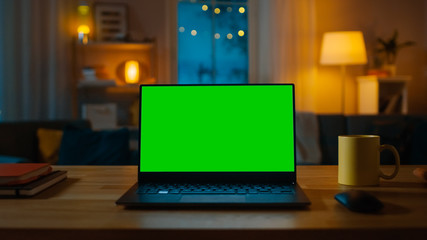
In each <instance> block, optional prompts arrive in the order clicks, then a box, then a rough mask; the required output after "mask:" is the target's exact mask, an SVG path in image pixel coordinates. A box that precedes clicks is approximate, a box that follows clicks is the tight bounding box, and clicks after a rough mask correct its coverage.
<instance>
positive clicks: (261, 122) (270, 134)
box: [116, 84, 310, 207]
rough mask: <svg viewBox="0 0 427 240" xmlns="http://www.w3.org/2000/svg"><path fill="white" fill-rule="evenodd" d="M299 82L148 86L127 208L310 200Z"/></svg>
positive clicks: (143, 90) (143, 97)
mask: <svg viewBox="0 0 427 240" xmlns="http://www.w3.org/2000/svg"><path fill="white" fill-rule="evenodd" d="M294 93H295V91H294V85H293V84H227V85H220V84H218V85H141V86H140V99H139V100H140V121H139V124H140V125H139V158H140V159H139V166H138V182H137V183H136V184H135V185H133V186H132V187H131V188H130V189H129V190H128V191H127V192H126V193H125V194H124V195H123V196H122V197H121V198H120V199H118V200H117V202H116V204H118V205H125V206H127V207H192V206H207V207H211V206H231V207H234V206H236V207H263V206H271V207H279V206H287V207H289V206H307V205H309V204H310V201H309V199H308V198H307V197H306V195H305V194H304V193H303V191H302V189H301V188H300V187H299V186H298V184H297V181H296V180H297V178H296V176H297V175H296V174H297V172H296V167H295V163H296V159H295V102H294V99H295V98H294Z"/></svg>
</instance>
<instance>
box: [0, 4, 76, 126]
mask: <svg viewBox="0 0 427 240" xmlns="http://www.w3.org/2000/svg"><path fill="white" fill-rule="evenodd" d="M73 4H74V1H66V0H58V1H57V0H2V1H0V16H1V17H0V38H1V39H2V40H0V64H1V67H0V111H1V120H3V121H19V120H49V119H58V118H70V117H72V115H73V113H72V99H73V92H74V91H73V86H75V85H74V84H73V82H72V81H73V64H72V62H73V61H72V56H73V54H72V52H73V51H72V46H73V40H72V34H71V32H70V31H71V28H70V27H69V26H70V24H71V23H70V19H72V18H70V16H71V15H70V14H71V11H72V10H73V9H74V8H73Z"/></svg>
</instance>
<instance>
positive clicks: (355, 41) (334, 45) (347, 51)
mask: <svg viewBox="0 0 427 240" xmlns="http://www.w3.org/2000/svg"><path fill="white" fill-rule="evenodd" d="M366 63H367V57H366V48H365V42H364V39H363V33H362V32H360V31H341V32H326V33H324V35H323V41H322V48H321V54H320V64H322V65H340V66H341V111H342V113H343V114H345V74H346V73H345V67H346V66H347V65H361V64H366Z"/></svg>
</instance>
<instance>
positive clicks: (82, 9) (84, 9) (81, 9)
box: [77, 5, 89, 16]
mask: <svg viewBox="0 0 427 240" xmlns="http://www.w3.org/2000/svg"><path fill="white" fill-rule="evenodd" d="M77 12H79V14H80V15H82V16H86V15H88V14H89V6H88V5H79V6H78V7H77Z"/></svg>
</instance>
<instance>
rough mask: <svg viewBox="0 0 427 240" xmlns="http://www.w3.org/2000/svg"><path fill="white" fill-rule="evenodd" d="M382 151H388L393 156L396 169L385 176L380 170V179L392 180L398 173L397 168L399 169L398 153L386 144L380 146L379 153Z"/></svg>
mask: <svg viewBox="0 0 427 240" xmlns="http://www.w3.org/2000/svg"><path fill="white" fill-rule="evenodd" d="M384 149H387V150H390V151H391V152H392V153H393V155H394V159H395V161H396V168H395V169H394V172H393V173H392V174H391V175H385V174H384V173H383V172H382V171H381V170H380V177H382V178H384V179H392V178H394V177H396V175H397V173H398V172H399V168H400V156H399V153H398V152H397V150H396V148H395V147H394V146H392V145H388V144H384V145H381V146H380V152H382V151H383V150H384Z"/></svg>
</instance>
